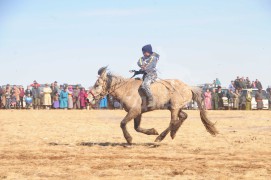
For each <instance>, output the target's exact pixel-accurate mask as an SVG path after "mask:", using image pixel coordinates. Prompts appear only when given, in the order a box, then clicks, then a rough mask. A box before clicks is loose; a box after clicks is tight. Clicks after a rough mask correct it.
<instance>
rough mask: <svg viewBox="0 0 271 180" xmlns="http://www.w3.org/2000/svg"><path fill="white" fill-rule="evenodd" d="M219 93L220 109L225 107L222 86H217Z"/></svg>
mask: <svg viewBox="0 0 271 180" xmlns="http://www.w3.org/2000/svg"><path fill="white" fill-rule="evenodd" d="M217 95H218V109H223V108H224V104H223V92H222V89H221V86H218V88H217Z"/></svg>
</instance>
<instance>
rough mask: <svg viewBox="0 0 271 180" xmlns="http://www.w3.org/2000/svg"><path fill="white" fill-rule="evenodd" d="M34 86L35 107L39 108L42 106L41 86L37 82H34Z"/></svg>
mask: <svg viewBox="0 0 271 180" xmlns="http://www.w3.org/2000/svg"><path fill="white" fill-rule="evenodd" d="M33 86H34V87H33V88H32V95H33V108H34V109H39V108H40V99H41V91H40V88H39V84H38V83H37V82H34V84H33Z"/></svg>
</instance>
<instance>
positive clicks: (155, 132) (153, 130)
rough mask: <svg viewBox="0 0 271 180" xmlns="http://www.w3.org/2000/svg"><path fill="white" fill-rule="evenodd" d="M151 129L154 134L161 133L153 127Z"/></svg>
mask: <svg viewBox="0 0 271 180" xmlns="http://www.w3.org/2000/svg"><path fill="white" fill-rule="evenodd" d="M151 130H152V135H159V133H158V132H157V131H156V130H155V129H154V128H152V129H151Z"/></svg>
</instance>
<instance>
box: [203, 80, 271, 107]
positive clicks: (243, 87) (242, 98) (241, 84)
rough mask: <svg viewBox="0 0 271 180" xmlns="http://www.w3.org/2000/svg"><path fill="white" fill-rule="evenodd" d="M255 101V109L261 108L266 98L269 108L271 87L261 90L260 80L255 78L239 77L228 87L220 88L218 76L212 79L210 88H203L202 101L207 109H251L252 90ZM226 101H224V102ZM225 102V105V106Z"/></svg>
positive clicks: (270, 105)
mask: <svg viewBox="0 0 271 180" xmlns="http://www.w3.org/2000/svg"><path fill="white" fill-rule="evenodd" d="M253 91H254V92H255V91H256V93H255V95H254V98H255V101H256V103H257V109H259V110H260V109H263V99H268V104H269V109H270V110H271V88H270V87H268V88H267V89H266V91H264V90H263V86H262V84H261V82H260V81H259V80H258V79H256V80H255V81H250V79H249V78H248V77H246V78H244V77H241V78H240V77H239V76H237V78H236V79H235V80H233V81H231V83H230V85H229V86H228V88H224V89H223V88H222V87H221V82H220V81H219V79H218V78H216V80H214V81H213V84H212V87H211V88H205V89H204V103H205V106H206V109H208V110H219V109H225V108H228V109H236V110H239V109H242V110H251V107H252V105H251V103H252V92H253ZM225 102H226V103H225ZM225 104H227V106H226V107H225Z"/></svg>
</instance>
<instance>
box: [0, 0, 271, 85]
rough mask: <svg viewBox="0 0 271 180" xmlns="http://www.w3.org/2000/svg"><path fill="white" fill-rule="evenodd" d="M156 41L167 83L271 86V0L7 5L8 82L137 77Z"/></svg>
mask: <svg viewBox="0 0 271 180" xmlns="http://www.w3.org/2000/svg"><path fill="white" fill-rule="evenodd" d="M148 43H151V44H152V46H153V49H154V51H156V52H157V53H158V54H160V55H161V57H160V61H159V63H158V70H159V74H158V75H159V77H160V78H177V79H180V80H183V81H184V82H186V83H188V84H191V85H195V84H200V83H205V82H212V80H213V79H215V78H216V77H218V78H220V80H221V82H222V84H223V85H224V86H228V84H229V82H230V80H231V79H234V78H235V77H236V76H237V75H239V76H249V77H250V78H251V79H253V80H254V79H255V78H258V79H260V80H261V81H262V83H263V85H264V87H267V85H271V78H270V69H271V1H270V0H225V1H223V0H221V1H217V0H206V1H203V0H198V1H196V0H190V1H181V0H175V1H173V0H167V1H165V0H164V1H162V0H148V1H146V0H137V1H128V0H127V1H124V0H104V1H102V0H96V1H94V0H85V1H83V0H78V1H68V0H65V1H64V0H62V1H61V0H57V1H55V0H39V1H36V0H0V62H1V71H0V74H1V76H0V84H6V83H10V84H23V85H27V84H30V83H32V81H33V80H37V81H38V82H40V83H45V82H49V83H50V82H53V81H54V80H57V81H59V83H64V82H67V83H72V84H74V83H82V84H83V85H84V86H85V87H89V86H91V85H93V83H94V82H95V80H96V78H97V70H98V69H99V67H101V66H105V65H109V68H110V70H111V71H112V72H115V73H117V74H120V75H123V76H126V77H130V76H131V74H130V73H129V72H128V71H129V70H130V69H137V66H136V62H137V60H138V58H139V57H140V56H141V55H142V53H141V48H142V46H143V45H145V44H148Z"/></svg>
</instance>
